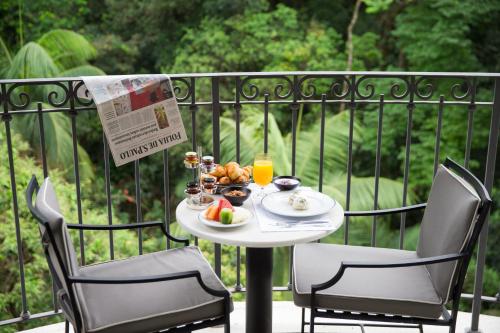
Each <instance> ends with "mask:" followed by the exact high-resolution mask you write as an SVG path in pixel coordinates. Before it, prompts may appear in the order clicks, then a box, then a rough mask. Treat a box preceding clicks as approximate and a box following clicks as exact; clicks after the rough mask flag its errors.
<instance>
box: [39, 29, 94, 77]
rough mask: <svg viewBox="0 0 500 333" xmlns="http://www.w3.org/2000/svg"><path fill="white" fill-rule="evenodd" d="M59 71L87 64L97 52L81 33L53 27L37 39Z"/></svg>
mask: <svg viewBox="0 0 500 333" xmlns="http://www.w3.org/2000/svg"><path fill="white" fill-rule="evenodd" d="M38 44H40V45H41V46H42V47H43V48H44V49H45V50H47V53H48V54H50V56H51V57H52V59H54V62H55V63H56V64H57V66H58V67H59V68H60V70H61V71H64V70H67V69H70V68H73V67H77V66H82V65H87V64H88V61H89V60H91V59H93V58H94V57H95V56H96V54H97V52H96V49H95V48H94V47H93V46H92V44H91V43H90V42H89V41H88V40H87V39H86V38H85V37H84V36H82V35H80V34H79V33H76V32H74V31H70V30H64V29H55V30H51V31H49V32H47V33H46V34H44V35H43V36H42V37H40V39H39V40H38Z"/></svg>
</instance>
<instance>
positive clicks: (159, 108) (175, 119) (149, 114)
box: [79, 75, 187, 166]
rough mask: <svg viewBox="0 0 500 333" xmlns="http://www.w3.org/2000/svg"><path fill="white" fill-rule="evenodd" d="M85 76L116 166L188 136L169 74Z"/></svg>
mask: <svg viewBox="0 0 500 333" xmlns="http://www.w3.org/2000/svg"><path fill="white" fill-rule="evenodd" d="M82 80H83V82H84V83H85V86H86V88H87V90H88V91H89V93H90V95H91V97H92V98H93V100H94V103H95V105H96V107H97V112H98V114H99V118H100V119H101V123H102V126H103V129H104V133H105V134H106V138H107V139H108V143H109V148H110V150H111V154H112V155H113V159H114V161H115V164H116V166H120V165H123V164H126V163H128V162H131V161H135V160H138V159H140V158H142V157H145V156H148V155H151V154H154V153H156V152H158V151H162V150H164V149H166V148H168V147H171V146H174V145H176V144H179V143H181V142H184V141H186V140H187V136H186V131H185V129H184V124H183V123H182V118H181V114H180V112H179V107H178V105H177V101H176V99H175V95H174V91H173V89H172V83H171V81H170V78H169V77H168V76H166V75H125V76H121V75H120V76H84V77H82ZM82 91H83V92H84V91H85V89H79V94H80V93H81V92H82ZM82 97H85V96H82Z"/></svg>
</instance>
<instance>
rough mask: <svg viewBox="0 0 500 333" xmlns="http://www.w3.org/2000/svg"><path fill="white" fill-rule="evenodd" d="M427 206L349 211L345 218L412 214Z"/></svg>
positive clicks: (423, 204)
mask: <svg viewBox="0 0 500 333" xmlns="http://www.w3.org/2000/svg"><path fill="white" fill-rule="evenodd" d="M426 206H427V204H426V203H421V204H418V205H412V206H406V207H400V208H389V209H379V210H364V211H363V210H360V211H347V212H345V213H344V216H378V215H388V214H397V213H405V212H411V211H413V210H419V209H423V208H425V207H426Z"/></svg>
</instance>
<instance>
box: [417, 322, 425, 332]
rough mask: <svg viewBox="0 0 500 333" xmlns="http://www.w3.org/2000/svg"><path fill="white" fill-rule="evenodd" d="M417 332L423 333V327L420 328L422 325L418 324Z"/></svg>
mask: <svg viewBox="0 0 500 333" xmlns="http://www.w3.org/2000/svg"><path fill="white" fill-rule="evenodd" d="M418 330H419V331H420V333H424V326H422V324H418Z"/></svg>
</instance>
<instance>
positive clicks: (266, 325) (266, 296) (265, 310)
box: [176, 198, 344, 333]
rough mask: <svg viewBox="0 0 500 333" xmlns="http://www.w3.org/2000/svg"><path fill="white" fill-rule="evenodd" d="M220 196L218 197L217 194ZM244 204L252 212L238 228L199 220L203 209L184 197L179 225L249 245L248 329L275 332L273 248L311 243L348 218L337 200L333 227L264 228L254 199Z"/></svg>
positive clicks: (208, 236) (223, 240)
mask: <svg viewBox="0 0 500 333" xmlns="http://www.w3.org/2000/svg"><path fill="white" fill-rule="evenodd" d="M217 199H218V198H217ZM243 207H244V208H246V209H248V210H250V211H251V212H252V218H251V220H250V221H249V223H248V224H246V225H243V226H241V227H236V228H227V229H222V228H214V227H209V226H206V225H204V224H202V223H201V222H200V221H199V214H200V211H198V210H193V209H190V208H189V207H188V206H187V204H186V201H185V200H183V201H182V202H181V203H180V204H179V205H178V206H177V209H176V217H177V222H178V223H179V225H180V226H181V227H182V228H183V229H184V230H186V231H188V232H189V233H191V234H193V235H194V236H197V237H199V238H202V239H207V240H210V241H212V242H214V243H218V244H226V245H235V246H243V247H246V290H247V295H246V332H247V333H250V332H258V333H266V332H269V333H270V332H272V299H273V298H272V289H273V283H272V271H273V248H274V247H282V246H291V245H295V244H300V243H307V242H311V241H315V240H318V239H321V238H323V237H325V236H328V235H329V234H331V233H333V232H334V231H336V230H337V229H338V228H340V226H341V225H342V222H343V220H344V210H343V208H342V206H341V205H340V204H339V203H337V204H336V205H335V206H334V207H333V208H332V209H331V211H330V212H329V217H330V219H331V221H332V225H333V228H332V229H330V230H313V231H289V230H287V231H276V232H269V231H265V232H263V231H261V230H260V226H259V222H258V220H257V219H256V214H255V211H254V206H253V204H252V199H251V198H249V199H248V200H247V201H245V203H244V204H243Z"/></svg>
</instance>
